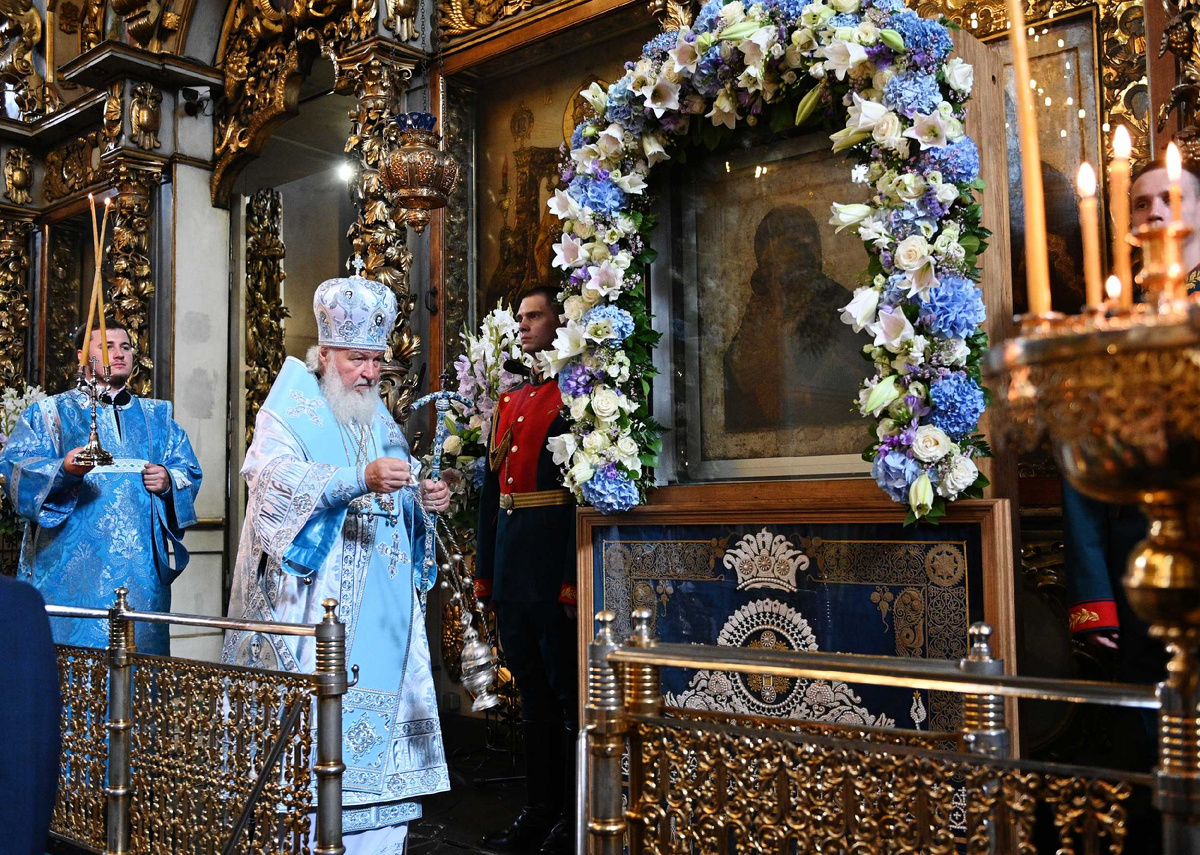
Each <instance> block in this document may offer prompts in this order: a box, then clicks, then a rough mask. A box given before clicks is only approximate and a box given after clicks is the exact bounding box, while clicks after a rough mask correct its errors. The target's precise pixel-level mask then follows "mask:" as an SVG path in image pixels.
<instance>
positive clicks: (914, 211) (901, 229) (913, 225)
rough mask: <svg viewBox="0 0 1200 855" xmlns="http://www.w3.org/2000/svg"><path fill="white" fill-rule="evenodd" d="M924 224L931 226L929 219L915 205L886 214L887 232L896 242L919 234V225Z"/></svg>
mask: <svg viewBox="0 0 1200 855" xmlns="http://www.w3.org/2000/svg"><path fill="white" fill-rule="evenodd" d="M926 223H929V224H931V223H930V220H929V218H928V217H926V216H925V213H924V212H923V211H922V210H921V209H920V208H918V207H917V206H915V205H905V206H904V207H902V208H895V209H893V210H892V212H891V213H890V214H888V231H890V232H891V233H892V236H893V237H895V238H896V241H897V242H900V241H902V240H904V239H905V238H907V237H911V236H912V235H915V234H921V233H922V232H921V225H922V224H926Z"/></svg>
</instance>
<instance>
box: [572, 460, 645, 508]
mask: <svg viewBox="0 0 1200 855" xmlns="http://www.w3.org/2000/svg"><path fill="white" fill-rule="evenodd" d="M582 489H583V498H584V501H586V502H587V503H588V504H590V505H592V506H593V507H595V508H597V509H599V510H600V511H601V512H602V513H606V514H611V513H616V512H619V511H627V510H629V509H630V508H632V507H633V506H634V505H636V504H637V503H638V491H637V487H635V486H634V484H633V482H632V481H630V480H629V479H628V478H626V477H625V476H624V475H622V474H621V472H620V471H619V470H618V469H617V464H615V463H607V464H605V465H604V466H601V467H600V468H599V469H597V470H596V472H595V473H593V475H592V477H591V478H590V479H588V481H587V482H586V483H585V484H584V485H583V488H582Z"/></svg>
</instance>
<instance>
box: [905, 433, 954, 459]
mask: <svg viewBox="0 0 1200 855" xmlns="http://www.w3.org/2000/svg"><path fill="white" fill-rule="evenodd" d="M950 445H951V443H950V437H948V436H946V432H945V431H944V430H942V429H941V428H940V427H937V426H936V425H921V426H920V427H919V428H917V432H916V433H915V434H914V435H913V444H912V450H913V454H915V455H916V457H917V460H920V461H921V462H922V463H936V462H937V461H939V460H941V459H942V458H943V457H945V456H946V455H947V454H949V453H950Z"/></svg>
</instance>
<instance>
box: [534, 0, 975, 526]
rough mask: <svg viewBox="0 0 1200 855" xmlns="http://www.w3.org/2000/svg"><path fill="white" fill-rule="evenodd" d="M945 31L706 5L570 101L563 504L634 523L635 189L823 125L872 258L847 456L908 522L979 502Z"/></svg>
mask: <svg viewBox="0 0 1200 855" xmlns="http://www.w3.org/2000/svg"><path fill="white" fill-rule="evenodd" d="M952 26H953V24H951V23H949V22H948V21H946V20H945V19H943V20H941V21H934V20H928V19H924V18H921V17H920V16H919V15H917V14H916V13H915V12H913V11H910V10H908V9H906V8H905V7H904V6H903V4H902V3H901V2H900V0H829V2H813V3H808V4H804V3H803V2H800V0H765V2H760V3H755V4H754V5H751V6H747V5H745V4H744V3H743V2H741V0H733V1H732V2H729V3H725V4H722V3H721V2H719V0H710V2H708V3H707V4H705V5H704V7H703V8H702V9H701V11H700V14H699V15H698V16H697V18H696V20H695V22H694V23H692V25H691V26H688V27H684V28H681V29H678V30H672V31H669V32H664V33H662V34H660V35H658V36H656V37H655V38H654V39H652V40H651V41H650V42H649V43H648V44H647V45H646V46H645V48H644V49H643V51H642V55H641V56H640V57H639V58H638V59H637V60H636V61H634V62H630V63H627V64H626V74H625V76H624V77H623V78H621V79H620V80H618V81H616V82H615V83H613V84H612V85H611V86H609V87H607V88H605V87H602V86H600V85H599V84H593V85H592V87H591V88H590V89H589V90H587V91H586V92H585V93H584V97H585V98H587V100H588V101H589V102H590V104H591V106H592V108H593V110H594V115H593V116H592V117H591V118H590V119H588V120H586V121H584V122H583V123H582V124H580V125H579V126H578V127H577V128H576V129H575V132H574V134H573V135H572V139H571V151H570V156H569V159H568V160H567V161H565V162H564V165H563V173H562V182H563V183H562V186H561V187H560V189H558V190H557V191H556V192H555V194H554V198H553V199H551V200H550V209H551V211H552V212H553V213H554V214H555V215H557V216H558V217H559V218H560V220H562V226H563V235H562V238H561V240H560V241H559V242H558V243H557V244H555V246H554V253H555V255H554V262H553V263H554V266H555V267H556V268H559V269H561V270H562V271H563V274H564V282H563V289H562V295H561V296H562V298H563V301H564V306H565V312H566V315H567V323H566V326H565V327H564V328H563V329H561V330H560V331H559V335H558V338H557V339H556V341H555V343H554V346H553V348H552V349H551V350H550V351H548V352H547V353H545V354H543V355H542V358H543V359H544V361H545V362H546V364H547V366H548V369H549V371H550V372H551V373H552V374H553V375H556V376H557V378H558V384H559V387H560V389H561V390H562V394H563V402H564V404H565V406H566V407H567V409H568V410H569V412H570V423H571V430H570V432H569V433H566V434H563V435H561V436H557V437H551V438H550V441H549V443H550V448H551V450H552V451H553V452H554V456H555V460H556V462H558V463H559V465H560V466H562V468H563V471H564V473H565V480H566V484H567V486H568V487H570V488H571V489H572V490H573V491H574V493H575V495H576V496H577V497H578V498H579V500H580V501H582V502H586V503H588V504H591V505H594V506H596V507H597V508H599V509H601V510H602V511H621V510H627V509H629V508H631V507H633V506H635V505H637V504H639V503H640V502H641V501H643V499H644V497H645V490H646V488H647V487H648V486H650V485H651V483H652V480H651V475H650V470H651V469H652V467H653V466H654V464H655V462H656V460H657V455H658V453H659V452H660V450H661V448H662V442H661V434H662V428H661V426H659V425H658V424H656V423H655V422H654V420H653V419H652V418H651V416H650V412H649V404H648V396H649V390H650V379H651V377H653V376H654V374H655V371H654V368H653V365H652V363H651V350H652V349H653V347H654V346H655V345H656V343H657V341H658V338H659V334H658V333H657V332H655V331H654V330H653V328H652V326H651V318H650V316H649V314H648V312H647V309H646V294H645V272H646V269H647V266H648V265H649V264H650V263H652V262H653V260H654V257H655V254H654V251H653V250H652V249H651V248H650V244H649V235H650V232H651V231H652V230H653V228H654V226H655V221H654V217H653V216H652V214H651V206H652V201H653V200H652V199H651V198H650V197H649V195H648V194H647V193H646V189H647V177H648V176H649V174H650V172H651V171H652V170H653V169H654V167H655V166H656V165H657V164H659V163H662V162H664V161H666V160H668V159H670V157H671V156H672V154H673V153H675V152H677V151H678V150H680V149H682V148H685V147H687V146H690V145H705V146H707V147H709V148H710V149H711V148H715V147H717V146H718V145H720V144H721V143H722V142H723V141H725V140H726V139H728V138H729V137H731V136H732V135H733V133H734V131H735V129H737V128H738V127H739V126H740V125H742V124H747V125H753V124H758V123H760V122H761V123H768V124H769V127H770V128H771V129H772V130H776V131H779V130H783V129H785V128H787V127H791V126H799V125H805V124H814V125H815V124H816V123H817V122H818V121H822V120H823V121H825V122H827V123H829V124H830V125H831V126H833V127H836V128H837V130H836V131H835V132H834V133H832V134H831V136H830V139H831V140H832V143H833V150H834V151H844V152H846V153H847V154H848V155H849V157H850V158H851V159H852V160H853V161H854V162H855V165H854V167H853V170H852V173H851V178H852V180H853V181H855V182H860V183H865V184H868V185H870V186H871V187H872V188H873V189H874V194H873V196H872V197H871V200H870V202H869V203H868V204H854V205H834V206H833V211H832V215H833V220H832V222H833V223H834V224H836V225H837V226H838V231H842V230H844V229H848V230H850V232H851V233H852V234H857V235H858V237H859V238H860V239H861V240H862V241H864V243H865V244H866V248H867V251H868V254H869V256H870V265H869V267H868V268H867V270H866V271H865V272H864V274H863V277H862V285H861V286H860V287H859V288H858V289H857V290H856V291H855V293H854V297H853V299H852V300H851V301H850V302H849V304H848V305H846V306H845V308H844V309H843V311H842V315H841V319H842V320H843V321H844V322H845V323H847V324H851V325H852V326H853V328H854V330H855V331H856V332H862V333H865V335H866V336H867V337H868V338H867V339H864V345H865V346H864V348H863V355H864V358H865V359H867V360H869V361H871V362H872V363H873V365H874V368H875V374H874V376H873V377H871V378H870V379H868V380H867V381H865V382H864V383H863V385H862V388H861V389H859V390H857V393H858V407H859V410H860V411H861V412H862V414H863V415H864V416H867V417H870V418H872V419H873V420H874V421H873V425H872V434H873V436H874V438H875V439H874V441H873V442H872V443H871V445H870V446H869V447H868V448H867V449H866V450H864V452H863V457H864V458H865V459H867V460H869V461H871V462H872V464H873V468H872V474H873V475H874V477H875V479H876V481H877V482H878V484H879V486H880V487H881V488H882V489H883V490H884V491H886V492H887V493H888V495H889V496H891V497H892V498H893V499H894V500H895V501H897V502H901V503H904V504H906V505H907V506H908V508H909V519H910V520H915V519H918V518H927V519H936V518H937V517H939V516H941V515H942V514H943V513H944V512H945V506H946V503H947V502H949V501H953V500H954V499H957V498H960V497H973V496H978V495H981V493H982V490H983V488H984V487H985V486H986V485H987V479H986V478H985V477H984V476H983V474H982V473H980V471H979V469H978V467H977V466H976V463H975V461H976V460H977V459H978V458H980V457H985V456H988V455H989V450H988V447H987V444H986V442H985V441H984V439H983V437H982V436H981V435H979V434H977V433H976V429H977V426H978V422H979V418H980V416H981V415H982V413H983V410H984V407H985V401H986V391H985V390H984V389H983V387H982V385H981V383H980V376H979V365H980V360H981V358H982V355H983V352H984V350H985V348H986V345H987V336H986V334H985V333H984V331H983V329H982V327H981V325H982V324H983V322H984V320H985V317H986V311H985V308H984V304H983V300H982V297H981V294H980V290H979V288H978V286H977V284H976V283H977V281H978V279H979V277H980V270H979V264H978V257H979V254H980V253H981V252H983V250H984V249H986V247H987V238H988V236H989V234H990V233H989V232H988V230H987V229H985V228H984V227H983V226H982V224H981V223H980V215H981V208H980V205H979V203H978V202H977V201H976V199H975V192H976V191H981V190H983V189H984V184H983V182H982V181H981V180H980V179H979V152H978V149H977V148H976V145H975V143H974V141H973V140H972V139H971V138H970V137H969V136H967V135H966V134H965V133H964V131H963V124H962V122H963V119H964V117H965V115H966V102H967V100H968V99H969V97H970V94H971V88H972V85H973V70H972V68H971V66H970V65H968V64H967V63H966V62H964V61H963V60H962V59H960V58H957V57H955V58H951V56H950V54H951V51H952V48H953V44H952V41H951V38H950V34H949V32H948V28H949V27H952ZM853 395H854V391H853V390H849V389H847V400H848V401H850V400H852V399H853Z"/></svg>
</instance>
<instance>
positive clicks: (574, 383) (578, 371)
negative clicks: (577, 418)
mask: <svg viewBox="0 0 1200 855" xmlns="http://www.w3.org/2000/svg"><path fill="white" fill-rule="evenodd" d="M595 385H596V375H595V374H593V373H592V372H591V371H589V370H588V369H587V368H585V367H584V366H583V363H580V362H573V363H571V364H570V365H568V366H567V367H566V368H564V369H563V370H562V371H560V372H559V374H558V388H559V390H560V391H561V392H562V393H563V394H564V395H570V396H571V397H573V398H578V397H580V396H581V395H586V394H588V393H589V392H591V391H592V387H593V386H595Z"/></svg>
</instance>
